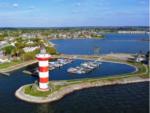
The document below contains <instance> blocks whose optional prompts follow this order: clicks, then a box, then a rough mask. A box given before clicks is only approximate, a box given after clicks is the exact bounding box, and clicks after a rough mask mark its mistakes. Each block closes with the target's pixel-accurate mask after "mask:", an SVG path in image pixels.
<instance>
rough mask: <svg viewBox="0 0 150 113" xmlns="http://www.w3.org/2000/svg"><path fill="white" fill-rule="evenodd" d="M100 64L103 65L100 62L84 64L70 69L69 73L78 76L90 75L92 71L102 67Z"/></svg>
mask: <svg viewBox="0 0 150 113" xmlns="http://www.w3.org/2000/svg"><path fill="white" fill-rule="evenodd" d="M100 64H101V63H100V62H96V61H89V62H84V63H82V64H80V66H77V67H70V68H69V69H67V72H69V73H76V74H85V73H89V72H91V71H92V70H94V69H96V68H98V67H99V66H100Z"/></svg>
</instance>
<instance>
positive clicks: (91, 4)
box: [0, 0, 149, 27]
mask: <svg viewBox="0 0 150 113" xmlns="http://www.w3.org/2000/svg"><path fill="white" fill-rule="evenodd" d="M148 21H149V0H0V27H76V26H148V24H149V23H148Z"/></svg>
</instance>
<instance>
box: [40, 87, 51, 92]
mask: <svg viewBox="0 0 150 113" xmlns="http://www.w3.org/2000/svg"><path fill="white" fill-rule="evenodd" d="M37 90H38V91H49V90H50V88H46V89H42V88H39V87H37Z"/></svg>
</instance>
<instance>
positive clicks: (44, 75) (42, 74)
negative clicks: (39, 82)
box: [39, 72, 49, 78]
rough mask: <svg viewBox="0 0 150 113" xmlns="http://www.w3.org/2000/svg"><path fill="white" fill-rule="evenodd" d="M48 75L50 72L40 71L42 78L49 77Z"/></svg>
mask: <svg viewBox="0 0 150 113" xmlns="http://www.w3.org/2000/svg"><path fill="white" fill-rule="evenodd" d="M48 76H49V72H39V77H40V78H46V77H47V78H48Z"/></svg>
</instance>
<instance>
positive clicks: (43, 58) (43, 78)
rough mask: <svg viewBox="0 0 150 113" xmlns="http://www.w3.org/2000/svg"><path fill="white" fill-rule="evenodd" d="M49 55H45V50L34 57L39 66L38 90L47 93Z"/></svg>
mask: <svg viewBox="0 0 150 113" xmlns="http://www.w3.org/2000/svg"><path fill="white" fill-rule="evenodd" d="M51 58H52V57H51V55H50V54H48V53H46V50H45V48H42V49H41V50H40V53H39V54H37V55H36V59H37V60H38V66H39V69H38V70H39V89H41V90H44V91H47V90H49V86H48V83H49V63H48V60H49V59H51Z"/></svg>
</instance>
